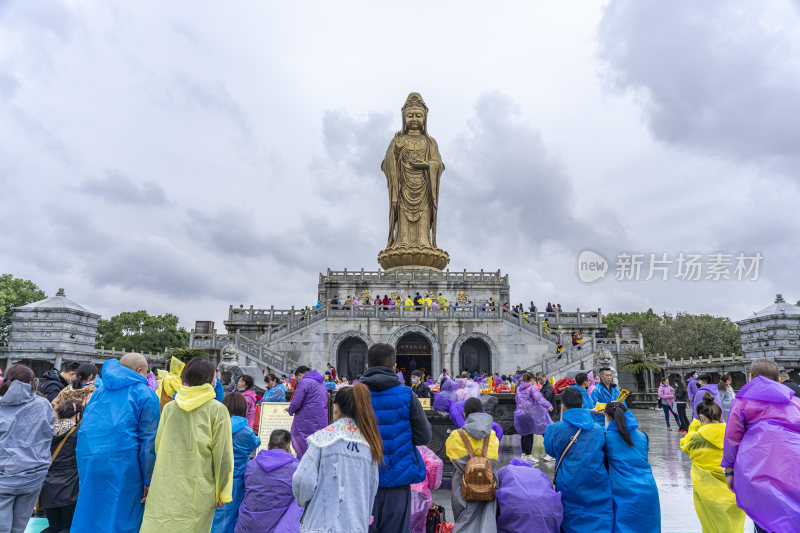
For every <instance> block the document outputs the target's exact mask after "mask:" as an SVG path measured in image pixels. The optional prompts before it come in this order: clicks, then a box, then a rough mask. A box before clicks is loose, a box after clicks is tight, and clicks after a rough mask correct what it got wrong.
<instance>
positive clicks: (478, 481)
mask: <svg viewBox="0 0 800 533" xmlns="http://www.w3.org/2000/svg"><path fill="white" fill-rule="evenodd" d="M458 434H459V435H460V436H461V440H463V441H464V446H465V447H466V448H467V453H469V460H468V461H467V466H465V467H464V476H463V478H462V482H461V496H463V498H464V499H465V500H466V501H468V502H490V501H492V500H494V491H495V480H494V472H493V471H492V463H491V462H490V461H489V459H488V458H487V457H486V453H487V452H488V451H489V438H490V437H491V434H490V435H489V436H488V437H486V438H485V439H483V450H481V454H480V455H475V450H473V449H472V445H471V444H470V443H469V439H468V438H467V432H466V431H464V430H463V429H459V430H458Z"/></svg>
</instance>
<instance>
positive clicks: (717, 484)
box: [681, 394, 744, 533]
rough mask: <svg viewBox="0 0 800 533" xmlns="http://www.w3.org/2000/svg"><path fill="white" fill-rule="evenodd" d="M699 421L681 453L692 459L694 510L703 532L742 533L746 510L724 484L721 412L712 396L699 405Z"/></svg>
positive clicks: (694, 422) (684, 442)
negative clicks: (737, 502) (737, 504)
mask: <svg viewBox="0 0 800 533" xmlns="http://www.w3.org/2000/svg"><path fill="white" fill-rule="evenodd" d="M697 415H698V416H699V417H700V420H698V419H696V418H695V419H694V420H693V421H692V423H691V424H690V425H689V432H688V433H687V434H686V436H685V437H683V439H681V450H683V451H684V452H686V453H688V454H689V457H690V458H691V459H692V488H693V492H694V508H695V511H696V512H697V517H698V518H699V519H700V524H702V526H703V533H733V532H738V533H741V532H742V529H743V528H744V511H742V510H741V509H739V508H738V507H737V506H736V494H734V493H733V492H731V491H730V490H728V486H727V485H726V484H725V472H724V470H723V468H722V466H720V463H721V462H722V447H723V442H724V440H725V423H724V422H722V410H721V409H720V408H719V406H718V405H717V404H716V403H715V402H714V398H713V397H712V396H711V395H710V394H706V395H705V396H704V397H703V401H702V402H701V403H700V405H698V406H697Z"/></svg>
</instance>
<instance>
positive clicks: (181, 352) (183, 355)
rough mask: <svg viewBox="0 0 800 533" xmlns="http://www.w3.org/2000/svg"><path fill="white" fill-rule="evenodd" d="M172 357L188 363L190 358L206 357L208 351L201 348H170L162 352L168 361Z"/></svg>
mask: <svg viewBox="0 0 800 533" xmlns="http://www.w3.org/2000/svg"><path fill="white" fill-rule="evenodd" d="M173 357H175V358H177V359H179V360H181V361H183V362H184V363H188V362H189V361H191V360H192V359H195V358H197V359H208V352H207V351H205V350H203V349H201V348H170V349H169V350H167V353H166V354H164V359H166V360H167V361H170V360H171V359H172V358H173Z"/></svg>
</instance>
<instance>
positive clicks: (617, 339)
mask: <svg viewBox="0 0 800 533" xmlns="http://www.w3.org/2000/svg"><path fill="white" fill-rule="evenodd" d="M614 340H615V341H616V343H617V353H621V352H620V351H619V345H620V342H619V333H614Z"/></svg>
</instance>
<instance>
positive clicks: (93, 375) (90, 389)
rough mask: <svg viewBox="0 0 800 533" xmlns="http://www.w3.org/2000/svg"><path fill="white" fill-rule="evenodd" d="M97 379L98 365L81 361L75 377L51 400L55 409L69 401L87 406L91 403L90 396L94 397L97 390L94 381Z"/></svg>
mask: <svg viewBox="0 0 800 533" xmlns="http://www.w3.org/2000/svg"><path fill="white" fill-rule="evenodd" d="M96 379H97V367H96V366H94V365H93V364H91V363H81V365H80V366H79V367H78V368H77V370H75V379H73V380H72V382H71V383H70V384H69V385H67V386H66V387H64V388H63V389H62V390H61V392H59V393H58V396H56V397H55V399H54V400H53V401H52V402H50V405H52V406H53V410H54V411H57V410H58V408H59V407H61V406H62V405H63V404H65V403H67V402H79V403H80V404H82V405H83V406H84V407H86V404H87V403H89V398H91V397H92V394H93V393H94V391H95V385H94V381H95V380H96Z"/></svg>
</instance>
